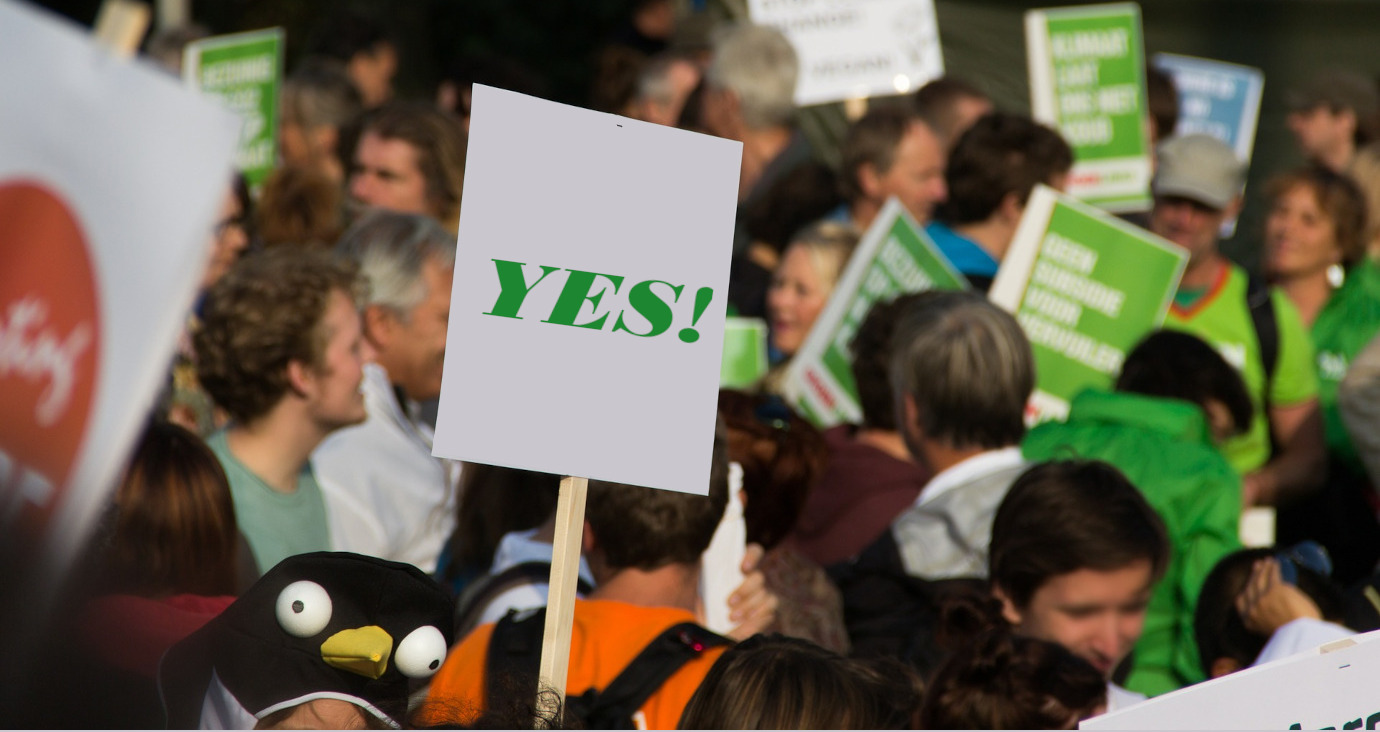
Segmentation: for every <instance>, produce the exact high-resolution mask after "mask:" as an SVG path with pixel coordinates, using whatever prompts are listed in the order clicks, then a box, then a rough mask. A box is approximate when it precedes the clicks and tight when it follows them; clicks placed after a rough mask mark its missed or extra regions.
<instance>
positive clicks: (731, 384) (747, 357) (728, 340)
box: [719, 317, 768, 389]
mask: <svg viewBox="0 0 1380 732" xmlns="http://www.w3.org/2000/svg"><path fill="white" fill-rule="evenodd" d="M767 366H768V364H767V324H766V322H764V321H763V320H762V319H761V318H739V317H730V318H728V319H727V320H725V321H724V355H723V361H722V363H721V364H720V366H719V386H721V387H727V388H730V389H743V388H746V387H749V386H752V385H753V384H755V383H757V381H758V380H759V379H761V378H762V377H763V376H765V375H766V373H767Z"/></svg>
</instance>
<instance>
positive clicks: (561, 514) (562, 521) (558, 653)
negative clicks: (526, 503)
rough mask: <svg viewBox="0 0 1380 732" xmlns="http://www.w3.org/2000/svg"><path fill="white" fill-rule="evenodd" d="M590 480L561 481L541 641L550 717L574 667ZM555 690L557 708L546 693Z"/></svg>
mask: <svg viewBox="0 0 1380 732" xmlns="http://www.w3.org/2000/svg"><path fill="white" fill-rule="evenodd" d="M588 491H589V479H587V478H575V477H572V476H566V477H564V478H561V492H560V495H559V497H558V498H557V499H556V536H555V539H554V541H553V542H552V544H553V546H552V553H551V579H550V585H549V588H548V590H547V599H546V631H545V632H544V633H543V634H542V640H541V667H540V672H539V676H538V678H540V680H541V681H540V685H539V687H538V688H537V710H538V712H539V713H540V714H543V715H545V716H548V717H549V716H550V715H552V714H553V713H555V712H556V711H558V710H559V709H561V708H562V707H564V706H565V682H566V672H567V671H568V669H569V666H570V636H571V627H572V626H573V624H574V622H575V587H576V580H577V579H579V576H580V537H581V535H582V534H583V533H584V526H585V495H586V494H587V493H588ZM546 690H555V692H556V695H557V696H556V700H557V702H556V705H555V707H554V708H553V705H552V699H551V698H550V697H549V696H548V695H546V694H544V693H543V691H546Z"/></svg>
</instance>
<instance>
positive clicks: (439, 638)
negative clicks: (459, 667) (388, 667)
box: [393, 625, 447, 679]
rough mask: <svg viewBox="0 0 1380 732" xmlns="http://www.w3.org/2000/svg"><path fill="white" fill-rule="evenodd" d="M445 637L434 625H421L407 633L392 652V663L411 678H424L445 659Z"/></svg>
mask: <svg viewBox="0 0 1380 732" xmlns="http://www.w3.org/2000/svg"><path fill="white" fill-rule="evenodd" d="M446 650H447V646H446V637H445V636H443V635H441V631H439V630H437V629H436V626H434V625H423V626H422V627H420V628H418V629H416V630H414V631H412V632H411V633H408V634H407V637H406V638H403V639H402V642H401V643H399V644H398V649H397V651H395V652H394V653H393V665H394V666H396V667H397V669H398V671H400V672H401V673H402V675H403V676H406V677H408V678H411V679H425V678H427V677H428V676H431V675H432V674H434V673H436V669H438V668H440V667H441V662H442V661H444V660H446Z"/></svg>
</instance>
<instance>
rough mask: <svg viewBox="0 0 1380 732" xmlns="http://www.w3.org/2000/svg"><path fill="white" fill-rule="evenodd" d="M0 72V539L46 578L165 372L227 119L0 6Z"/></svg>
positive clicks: (216, 188)
mask: <svg viewBox="0 0 1380 732" xmlns="http://www.w3.org/2000/svg"><path fill="white" fill-rule="evenodd" d="M0 68H4V69H7V71H6V72H5V73H3V74H0V100H4V101H3V103H0V262H3V264H0V527H2V528H3V530H4V531H5V533H6V535H7V536H13V534H12V533H11V532H12V530H13V529H14V528H15V527H16V526H17V527H19V528H20V530H21V531H23V532H24V533H25V534H26V536H27V542H28V544H29V546H28V547H27V548H26V549H25V551H26V552H28V551H37V552H39V553H40V555H41V556H42V557H43V561H44V562H45V563H49V564H50V566H52V567H53V568H58V567H61V566H64V565H65V564H66V563H67V561H68V560H69V559H70V558H71V556H72V555H73V554H75V552H76V551H77V549H78V548H79V547H80V545H81V542H82V540H83V539H84V538H85V535H86V533H87V529H88V527H90V526H91V524H92V522H93V519H95V518H96V516H97V515H98V514H99V513H100V512H101V511H103V510H104V508H105V503H106V500H105V497H106V495H108V493H109V491H110V490H111V488H112V487H113V485H114V481H115V479H116V477H117V475H118V472H119V471H120V470H121V469H122V467H123V461H124V457H125V455H126V454H127V452H128V450H129V449H130V448H131V446H132V443H133V442H134V440H135V438H136V437H138V435H139V432H140V424H141V423H142V422H143V421H144V419H145V418H146V416H147V412H148V408H149V406H150V405H151V404H152V402H153V399H154V395H155V392H156V391H157V389H158V387H159V385H160V383H161V382H162V380H163V379H164V378H165V376H166V374H167V369H168V366H169V363H170V360H171V357H172V352H173V347H174V343H175V341H176V337H177V334H178V332H179V331H180V330H181V327H182V325H183V322H184V319H185V317H186V313H187V308H188V307H189V306H190V304H191V300H192V297H193V294H194V291H195V289H196V287H197V284H198V283H199V282H200V279H201V272H202V269H203V268H204V266H205V263H206V260H207V258H208V257H209V256H210V250H209V241H210V237H211V229H212V224H213V221H214V218H215V214H216V211H217V209H218V207H219V206H220V204H221V202H222V200H223V197H224V196H225V194H226V192H227V190H228V188H229V183H230V175H231V158H232V156H233V153H234V150H235V141H236V139H237V137H238V134H239V120H238V119H236V118H235V117H234V116H233V115H231V114H229V113H228V112H226V111H224V110H222V109H220V108H219V106H218V105H217V104H215V103H214V102H213V101H211V100H207V99H203V98H201V97H200V96H199V95H197V94H196V93H194V92H191V91H189V90H187V89H185V88H183V87H182V86H181V85H180V84H179V83H178V82H177V80H176V79H173V78H171V77H169V76H167V75H166V74H164V73H162V72H159V71H155V70H153V69H152V68H151V67H147V66H145V65H144V64H143V63H142V62H131V61H127V60H119V59H116V58H114V57H112V56H111V55H110V54H109V53H108V52H107V51H105V50H104V49H102V48H99V47H97V46H96V45H94V44H93V43H92V41H91V40H90V39H89V38H88V37H87V36H86V34H85V32H84V30H83V29H80V28H78V27H76V26H75V25H72V24H70V23H67V22H64V21H62V20H59V19H56V18H55V17H53V16H50V15H48V14H47V13H46V12H44V11H38V10H35V9H32V8H30V7H28V6H24V5H18V4H15V3H11V2H0ZM35 542H36V543H37V545H35ZM56 578H57V577H56V574H55V575H54V576H52V577H50V578H49V579H56Z"/></svg>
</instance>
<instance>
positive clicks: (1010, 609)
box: [992, 585, 1021, 625]
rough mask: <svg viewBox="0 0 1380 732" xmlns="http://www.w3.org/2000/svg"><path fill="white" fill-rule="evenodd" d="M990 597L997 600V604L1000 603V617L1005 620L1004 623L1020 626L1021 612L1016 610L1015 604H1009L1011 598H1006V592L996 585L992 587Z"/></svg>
mask: <svg viewBox="0 0 1380 732" xmlns="http://www.w3.org/2000/svg"><path fill="white" fill-rule="evenodd" d="M992 596H993V597H995V598H997V602H1000V603H1001V616H1002V617H1003V618H1006V622H1008V623H1010V624H1012V625H1020V624H1021V611H1020V610H1018V609H1016V603H1014V602H1011V598H1010V597H1009V596H1007V594H1006V591H1005V590H1003V589H1002V588H1001V587H1000V586H998V585H992Z"/></svg>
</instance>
